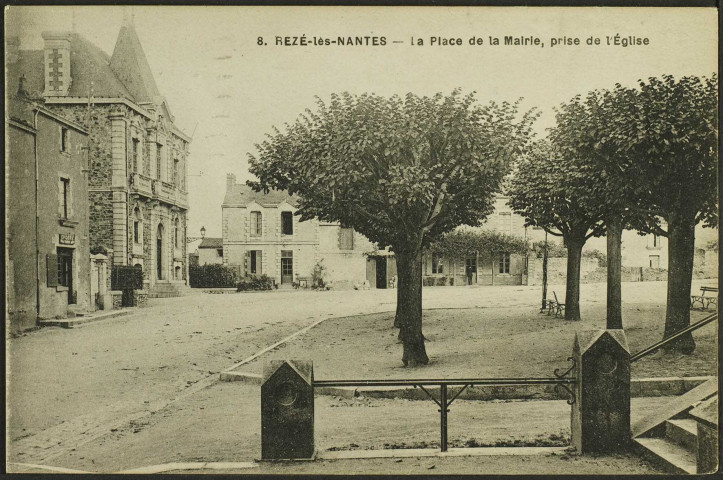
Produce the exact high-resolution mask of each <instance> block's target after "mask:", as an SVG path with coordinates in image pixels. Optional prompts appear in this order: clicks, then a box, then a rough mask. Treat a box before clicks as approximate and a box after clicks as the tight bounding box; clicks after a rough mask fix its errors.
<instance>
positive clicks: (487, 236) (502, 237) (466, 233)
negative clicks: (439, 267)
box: [428, 229, 529, 258]
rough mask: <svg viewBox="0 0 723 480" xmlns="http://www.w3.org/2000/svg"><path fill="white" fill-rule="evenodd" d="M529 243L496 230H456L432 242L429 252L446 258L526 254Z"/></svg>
mask: <svg viewBox="0 0 723 480" xmlns="http://www.w3.org/2000/svg"><path fill="white" fill-rule="evenodd" d="M528 248H529V245H528V243H527V241H526V240H525V239H524V238H520V237H516V236H513V235H507V234H504V233H499V232H494V231H488V230H483V231H472V230H462V229H460V230H455V231H453V232H449V233H446V234H445V235H443V236H442V237H441V238H440V239H439V240H437V241H435V242H434V243H432V244H431V245H430V246H429V248H428V252H429V253H434V254H437V255H440V256H441V257H444V258H464V257H467V256H469V255H474V254H475V252H479V253H489V254H493V255H494V254H498V253H517V254H520V255H525V254H526V253H527V250H528Z"/></svg>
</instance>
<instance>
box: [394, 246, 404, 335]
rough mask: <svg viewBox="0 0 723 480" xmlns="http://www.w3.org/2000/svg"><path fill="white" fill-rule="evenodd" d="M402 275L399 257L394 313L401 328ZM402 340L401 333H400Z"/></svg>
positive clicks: (396, 325) (396, 322)
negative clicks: (400, 273) (395, 310)
mask: <svg viewBox="0 0 723 480" xmlns="http://www.w3.org/2000/svg"><path fill="white" fill-rule="evenodd" d="M401 298H402V276H401V275H399V260H398V259H397V312H396V313H395V314H394V326H395V327H397V328H400V327H401V326H402V320H401V305H402V301H401ZM400 340H401V333H400Z"/></svg>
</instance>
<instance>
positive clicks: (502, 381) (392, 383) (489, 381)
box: [312, 357, 577, 452]
mask: <svg viewBox="0 0 723 480" xmlns="http://www.w3.org/2000/svg"><path fill="white" fill-rule="evenodd" d="M571 359H572V357H571V358H569V359H568V360H571ZM574 368H575V363H574V361H573V365H572V367H570V368H569V369H568V370H567V371H565V372H564V373H559V371H558V370H555V377H528V378H514V377H511V378H419V379H386V380H384V379H370V380H314V381H313V382H312V387H313V388H321V387H414V388H420V389H421V390H422V391H423V392H424V393H425V394H427V396H428V397H429V398H430V399H431V400H432V401H434V403H436V404H437V406H439V413H440V419H439V420H440V421H439V425H440V449H441V451H443V452H446V451H447V447H448V442H447V414H448V413H449V406H450V405H452V402H454V401H455V400H456V399H457V397H459V396H460V395H461V394H462V392H464V391H465V390H466V389H467V387H474V386H480V385H485V386H495V387H505V386H510V387H514V386H524V385H555V388H556V389H557V387H562V388H564V389H565V391H566V392H567V394H568V395H569V396H570V397H571V400H568V402H567V403H568V404H569V405H572V404H573V403H574V402H575V394H574V392H573V390H571V389H570V388H569V387H568V385H574V384H575V383H576V382H577V381H576V380H575V379H574V378H571V377H566V375H568V374H569V373H570V372H571V371H572V370H573V369H574ZM437 385H439V391H440V395H439V400H438V399H437V398H436V397H434V396H433V395H432V393H430V392H429V390H427V389H426V388H424V387H431V386H437ZM450 386H459V387H462V388H460V389H459V390H458V391H457V393H456V394H455V395H454V396H453V397H452V398H451V399H450V398H449V392H448V388H449V387H450Z"/></svg>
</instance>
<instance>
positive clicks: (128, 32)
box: [71, 23, 160, 102]
mask: <svg viewBox="0 0 723 480" xmlns="http://www.w3.org/2000/svg"><path fill="white" fill-rule="evenodd" d="M110 68H111V70H112V71H113V72H114V73H115V74H116V76H117V77H118V78H119V79H120V80H121V81H122V82H123V84H124V85H125V86H126V87H127V88H128V90H129V91H130V92H131V94H132V95H133V97H134V98H135V100H136V101H137V102H152V101H154V99H155V98H157V97H159V96H160V93H158V87H157V86H156V81H155V79H154V78H153V73H152V72H151V67H150V65H148V59H146V54H145V53H144V52H143V47H142V46H141V42H140V40H139V39H138V34H137V33H136V29H135V27H134V26H133V23H126V24H125V25H123V26H122V27H121V29H120V32H119V33H118V39H117V40H116V44H115V48H114V49H113V56H112V57H111V58H110ZM71 71H72V70H71Z"/></svg>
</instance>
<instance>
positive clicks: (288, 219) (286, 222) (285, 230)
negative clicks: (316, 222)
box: [281, 212, 294, 235]
mask: <svg viewBox="0 0 723 480" xmlns="http://www.w3.org/2000/svg"><path fill="white" fill-rule="evenodd" d="M281 234H282V235H293V234H294V214H293V213H292V212H281Z"/></svg>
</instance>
